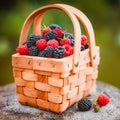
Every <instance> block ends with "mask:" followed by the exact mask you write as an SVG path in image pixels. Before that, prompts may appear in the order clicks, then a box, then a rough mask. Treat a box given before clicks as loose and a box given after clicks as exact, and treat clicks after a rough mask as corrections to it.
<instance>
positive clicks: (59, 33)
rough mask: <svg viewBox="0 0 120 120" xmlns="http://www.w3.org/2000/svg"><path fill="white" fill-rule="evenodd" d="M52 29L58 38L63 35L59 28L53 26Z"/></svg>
mask: <svg viewBox="0 0 120 120" xmlns="http://www.w3.org/2000/svg"><path fill="white" fill-rule="evenodd" d="M54 31H55V32H56V33H57V37H58V38H62V37H63V31H62V30H61V29H59V28H55V29H54Z"/></svg>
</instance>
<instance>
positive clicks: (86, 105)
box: [78, 98, 92, 111]
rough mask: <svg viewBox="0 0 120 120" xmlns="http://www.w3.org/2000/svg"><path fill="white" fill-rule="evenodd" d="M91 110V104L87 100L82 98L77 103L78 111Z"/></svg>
mask: <svg viewBox="0 0 120 120" xmlns="http://www.w3.org/2000/svg"><path fill="white" fill-rule="evenodd" d="M91 108H92V103H91V101H90V100H88V99H87V98H83V99H82V100H80V101H79V102H78V109H79V110H80V111H88V110H90V109H91Z"/></svg>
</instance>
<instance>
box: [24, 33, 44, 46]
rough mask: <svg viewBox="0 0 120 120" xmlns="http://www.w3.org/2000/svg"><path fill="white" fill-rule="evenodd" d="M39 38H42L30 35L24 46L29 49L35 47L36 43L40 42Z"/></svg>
mask: <svg viewBox="0 0 120 120" xmlns="http://www.w3.org/2000/svg"><path fill="white" fill-rule="evenodd" d="M41 38H42V37H41V36H40V35H34V34H31V35H29V36H28V39H27V41H26V44H27V46H28V47H31V46H33V45H35V43H36V41H37V40H40V39H41Z"/></svg>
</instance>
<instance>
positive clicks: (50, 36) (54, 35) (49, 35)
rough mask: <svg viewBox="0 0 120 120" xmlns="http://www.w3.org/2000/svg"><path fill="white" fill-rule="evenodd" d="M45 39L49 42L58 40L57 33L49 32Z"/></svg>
mask: <svg viewBox="0 0 120 120" xmlns="http://www.w3.org/2000/svg"><path fill="white" fill-rule="evenodd" d="M44 38H45V39H46V40H47V41H48V40H51V39H56V38H57V33H56V32H55V31H53V30H52V31H50V32H47V33H46V34H45V35H44Z"/></svg>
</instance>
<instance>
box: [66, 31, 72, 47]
mask: <svg viewBox="0 0 120 120" xmlns="http://www.w3.org/2000/svg"><path fill="white" fill-rule="evenodd" d="M64 36H65V37H67V38H69V39H70V41H71V46H74V36H73V34H72V33H64Z"/></svg>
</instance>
